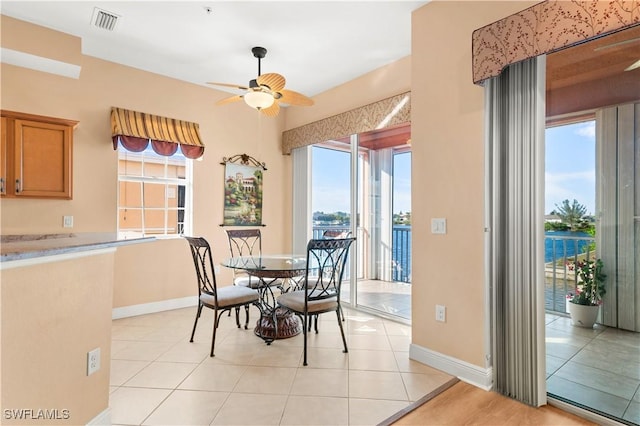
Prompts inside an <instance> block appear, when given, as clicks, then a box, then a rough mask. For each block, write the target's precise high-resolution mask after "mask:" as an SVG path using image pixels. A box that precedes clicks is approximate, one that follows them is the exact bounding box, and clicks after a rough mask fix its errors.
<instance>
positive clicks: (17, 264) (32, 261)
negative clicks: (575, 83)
mask: <svg viewBox="0 0 640 426" xmlns="http://www.w3.org/2000/svg"><path fill="white" fill-rule="evenodd" d="M115 251H116V248H115V247H108V248H102V249H88V250H83V251H74V252H72V253H61V254H52V255H48V256H39V257H31V258H28V259H16V260H5V261H4V262H0V271H4V270H5V269H13V268H23V267H26V266H33V265H40V264H43V263H51V262H61V261H64V260H73V259H79V258H81V257H87V256H98V255H101V254H107V253H114V252H115Z"/></svg>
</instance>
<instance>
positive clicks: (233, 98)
mask: <svg viewBox="0 0 640 426" xmlns="http://www.w3.org/2000/svg"><path fill="white" fill-rule="evenodd" d="M240 100H242V96H240V95H236V96H231V97H230V98H224V99H220V100H219V101H218V102H216V105H226V104H230V103H231V102H237V101H240Z"/></svg>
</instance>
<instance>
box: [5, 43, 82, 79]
mask: <svg viewBox="0 0 640 426" xmlns="http://www.w3.org/2000/svg"><path fill="white" fill-rule="evenodd" d="M0 60H1V61H2V63H4V64H9V65H15V66H17V67H22V68H29V69H32V70H36V71H42V72H46V73H49V74H56V75H60V76H62V77H69V78H75V79H79V78H80V70H81V67H80V65H75V64H69V63H66V62H61V61H56V60H55V59H49V58H44V57H42V56H36V55H32V54H30V53H25V52H20V51H17V50H12V49H7V48H6V47H3V48H2V50H1V52H0Z"/></svg>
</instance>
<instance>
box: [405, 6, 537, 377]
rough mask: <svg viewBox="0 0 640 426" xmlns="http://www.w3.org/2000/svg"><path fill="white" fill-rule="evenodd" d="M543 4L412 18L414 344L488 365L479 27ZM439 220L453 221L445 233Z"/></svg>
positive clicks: (447, 10)
mask: <svg viewBox="0 0 640 426" xmlns="http://www.w3.org/2000/svg"><path fill="white" fill-rule="evenodd" d="M535 3H538V2H536V1H518V2H515V1H514V2H480V1H477V2H453V1H452V2H444V1H436V2H431V3H429V4H427V5H425V6H423V7H422V8H420V9H419V10H417V11H415V12H414V13H413V17H412V57H411V60H412V76H413V77H412V81H411V100H412V102H411V108H412V110H411V118H412V123H411V145H412V152H413V157H412V160H413V167H412V171H413V175H412V181H413V183H414V184H413V185H412V191H413V193H412V206H411V207H412V212H411V217H412V218H413V224H412V227H413V247H412V249H413V253H412V254H413V268H412V273H413V277H412V278H413V280H412V343H413V344H416V345H418V346H421V347H423V348H428V349H429V350H432V351H435V352H438V353H441V354H445V355H447V356H450V357H453V358H456V359H459V360H463V361H466V362H468V363H471V364H474V365H476V366H479V367H483V368H484V367H485V366H486V365H485V359H484V356H485V344H484V337H485V335H486V334H487V333H488V324H487V323H486V321H485V315H486V314H487V312H486V311H485V305H486V302H485V283H484V273H485V270H484V255H485V250H484V233H483V209H484V188H483V183H484V149H483V148H484V121H483V120H484V108H483V102H484V97H483V89H482V87H480V86H476V85H474V84H473V82H472V74H471V34H472V32H473V30H475V29H477V28H480V27H482V26H484V25H487V24H490V23H492V22H494V21H496V20H498V19H501V18H503V17H505V16H508V15H510V14H512V13H515V12H517V11H520V10H522V9H525V8H527V7H529V6H531V5H532V4H535ZM431 218H446V219H447V234H446V235H433V234H431V231H430V223H431ZM436 304H439V305H445V306H446V308H447V321H446V322H445V323H440V322H436V321H435V305H436ZM487 350H488V349H487Z"/></svg>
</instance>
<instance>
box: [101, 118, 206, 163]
mask: <svg viewBox="0 0 640 426" xmlns="http://www.w3.org/2000/svg"><path fill="white" fill-rule="evenodd" d="M111 135H112V139H113V149H117V148H118V142H120V143H121V144H122V146H123V147H124V148H125V149H127V150H129V151H133V152H141V151H144V150H145V149H146V148H147V146H148V145H149V143H151V147H152V148H153V150H154V151H155V152H156V153H157V154H159V155H165V156H171V155H173V154H175V153H176V152H177V151H178V146H179V147H180V149H181V151H182V154H184V156H185V157H187V158H191V159H196V158H200V157H202V155H203V154H204V143H202V138H201V137H200V127H199V125H198V123H193V122H190V121H183V120H176V119H174V118H167V117H161V116H158V115H152V114H147V113H144V112H138V111H132V110H128V109H124V108H116V107H112V108H111Z"/></svg>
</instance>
